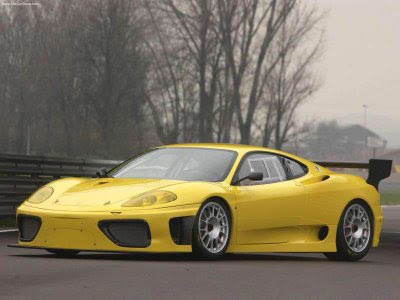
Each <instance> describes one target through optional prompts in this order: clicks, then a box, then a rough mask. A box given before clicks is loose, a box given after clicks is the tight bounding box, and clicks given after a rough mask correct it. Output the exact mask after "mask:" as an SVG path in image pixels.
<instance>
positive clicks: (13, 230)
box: [0, 228, 18, 233]
mask: <svg viewBox="0 0 400 300" xmlns="http://www.w3.org/2000/svg"><path fill="white" fill-rule="evenodd" d="M16 231H18V229H16V228H15V229H0V233H5V232H16Z"/></svg>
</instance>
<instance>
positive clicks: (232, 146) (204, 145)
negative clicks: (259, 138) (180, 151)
mask: <svg viewBox="0 0 400 300" xmlns="http://www.w3.org/2000/svg"><path fill="white" fill-rule="evenodd" d="M164 147H165V148H208V149H222V150H234V151H237V152H239V153H247V152H250V151H266V152H272V153H277V154H282V155H286V156H293V155H292V154H289V153H286V152H283V151H279V150H275V149H271V148H266V147H260V146H251V145H242V144H224V143H187V144H173V145H164V146H160V147H159V148H164Z"/></svg>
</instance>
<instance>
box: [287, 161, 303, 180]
mask: <svg viewBox="0 0 400 300" xmlns="http://www.w3.org/2000/svg"><path fill="white" fill-rule="evenodd" d="M283 161H284V163H285V165H286V166H287V168H288V170H289V172H290V173H291V174H290V175H291V178H298V177H301V176H304V175H305V174H306V173H307V169H306V167H303V166H302V165H300V164H299V163H298V162H296V161H294V160H291V159H288V158H284V159H283Z"/></svg>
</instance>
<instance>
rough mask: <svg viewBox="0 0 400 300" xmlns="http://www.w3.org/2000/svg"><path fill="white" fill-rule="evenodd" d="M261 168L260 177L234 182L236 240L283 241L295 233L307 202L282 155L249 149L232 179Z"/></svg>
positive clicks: (294, 235)
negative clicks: (235, 183)
mask: <svg viewBox="0 0 400 300" xmlns="http://www.w3.org/2000/svg"><path fill="white" fill-rule="evenodd" d="M250 172H262V173H263V179H262V180H261V181H249V180H244V181H242V182H240V183H239V184H238V185H236V186H233V191H234V192H235V194H236V199H237V216H238V224H237V225H238V226H237V240H238V244H263V243H284V242H288V241H289V240H290V239H292V238H294V237H296V235H297V234H298V231H299V226H300V224H301V217H302V216H301V212H302V211H303V208H304V206H305V203H306V195H305V191H304V187H303V186H302V185H300V184H299V183H298V182H297V181H296V180H295V179H293V178H292V177H291V174H290V170H289V169H288V168H287V166H286V165H285V164H284V160H283V158H281V157H279V156H277V155H274V154H270V153H251V154H249V155H247V156H246V157H245V158H244V159H243V160H242V162H241V164H240V165H239V167H238V170H237V172H236V174H235V180H236V179H238V178H243V177H245V176H247V175H248V174H249V173H250Z"/></svg>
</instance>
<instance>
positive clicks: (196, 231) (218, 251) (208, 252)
mask: <svg viewBox="0 0 400 300" xmlns="http://www.w3.org/2000/svg"><path fill="white" fill-rule="evenodd" d="M231 224H232V221H231V214H230V210H229V208H228V207H227V205H226V204H225V202H223V201H221V200H219V199H209V200H207V201H205V202H204V203H203V204H202V205H201V207H200V209H199V211H198V213H197V215H196V218H195V221H194V223H193V230H192V251H193V254H195V255H196V256H197V257H199V258H203V259H209V260H214V259H218V258H221V257H222V256H223V255H224V254H225V251H226V248H227V247H228V245H229V240H230V236H231Z"/></svg>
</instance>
